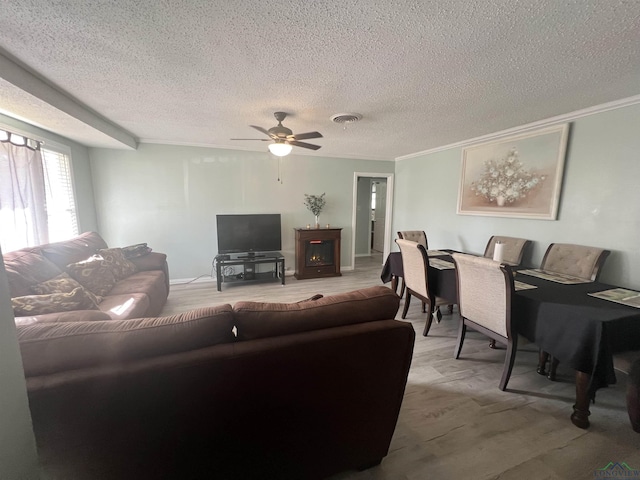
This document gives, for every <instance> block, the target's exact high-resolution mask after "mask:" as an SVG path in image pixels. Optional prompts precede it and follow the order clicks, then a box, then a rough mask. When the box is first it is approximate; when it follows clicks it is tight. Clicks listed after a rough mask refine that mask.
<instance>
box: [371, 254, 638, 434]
mask: <svg viewBox="0 0 640 480" xmlns="http://www.w3.org/2000/svg"><path fill="white" fill-rule="evenodd" d="M432 253H434V254H433V255H429V268H428V275H429V279H428V280H429V288H430V289H432V290H433V293H434V294H435V295H437V296H443V297H444V298H446V299H448V300H450V301H451V302H452V303H457V287H456V272H455V264H454V263H453V259H452V257H451V254H452V253H455V250H449V249H447V250H437V251H432ZM447 263H448V264H449V266H447V265H446V264H447ZM512 270H513V272H514V279H515V282H514V283H515V291H514V294H513V296H512V320H513V321H514V323H515V330H516V332H517V333H519V334H520V335H522V336H523V337H525V338H526V339H527V340H529V341H530V342H532V343H534V344H535V345H536V346H538V347H539V348H540V349H541V350H542V351H544V352H547V353H548V354H549V355H551V356H553V357H554V358H556V359H557V360H559V361H560V362H562V363H563V364H566V365H568V366H569V367H570V368H572V369H573V370H574V371H575V383H576V399H575V404H574V406H573V413H572V415H571V421H572V422H573V424H574V425H576V426H578V427H580V428H588V427H589V423H590V422H589V415H590V411H589V402H590V401H591V400H592V399H594V398H595V394H596V391H597V390H598V389H599V388H602V387H606V386H607V385H612V384H614V383H616V374H615V370H614V368H613V355H614V354H615V353H618V352H623V351H628V350H640V308H638V307H637V306H630V305H626V304H623V303H618V302H616V301H611V300H608V299H604V298H600V297H599V296H598V295H602V294H601V293H599V292H611V291H614V290H616V289H619V288H620V287H617V286H615V285H610V284H605V283H601V282H587V281H579V280H578V279H573V280H572V279H571V278H570V277H566V278H565V279H563V278H562V276H561V275H560V276H554V275H548V274H546V272H542V271H540V270H538V269H535V268H527V267H512ZM402 274H403V270H402V255H401V254H400V252H392V253H390V254H389V257H388V258H387V260H386V262H385V265H384V267H383V269H382V273H381V279H382V281H383V282H385V283H387V282H389V281H395V283H396V285H397V281H398V279H399V278H402ZM558 280H559V281H558ZM392 287H393V285H392ZM594 294H595V295H596V296H594ZM606 295H607V294H606V293H605V294H604V296H606Z"/></svg>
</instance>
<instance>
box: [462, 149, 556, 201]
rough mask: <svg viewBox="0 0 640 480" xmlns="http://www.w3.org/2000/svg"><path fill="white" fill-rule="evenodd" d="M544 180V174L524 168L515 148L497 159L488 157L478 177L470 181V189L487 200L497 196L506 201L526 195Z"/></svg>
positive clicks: (492, 199)
mask: <svg viewBox="0 0 640 480" xmlns="http://www.w3.org/2000/svg"><path fill="white" fill-rule="evenodd" d="M544 180H545V176H544V175H535V174H533V173H531V172H530V171H529V170H527V169H525V168H524V164H523V163H522V162H521V161H520V160H519V158H518V151H517V150H516V149H515V148H512V149H511V150H509V153H508V154H507V155H506V156H505V157H503V158H501V159H498V160H495V159H493V158H492V159H489V160H485V162H484V172H483V173H482V174H481V175H480V178H479V179H478V180H477V181H475V182H472V184H471V190H472V191H474V192H475V194H476V195H479V196H482V197H484V198H486V199H487V200H488V201H489V202H493V201H495V200H496V198H497V197H498V196H501V197H503V198H504V200H505V202H506V203H513V202H515V201H516V200H519V199H522V198H525V197H526V194H527V193H528V192H529V191H530V190H532V189H533V188H535V187H537V186H538V185H540V183H542V182H543V181H544Z"/></svg>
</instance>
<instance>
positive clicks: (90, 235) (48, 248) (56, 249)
mask: <svg viewBox="0 0 640 480" xmlns="http://www.w3.org/2000/svg"><path fill="white" fill-rule="evenodd" d="M39 248H40V251H41V252H42V254H43V255H44V256H45V257H47V258H48V259H49V260H51V261H52V262H53V263H54V264H55V265H56V266H57V267H58V268H59V269H60V270H65V267H66V266H67V265H69V264H70V263H76V262H79V261H81V260H85V259H87V258H89V257H90V256H91V255H93V254H94V253H96V252H97V251H98V250H100V249H101V248H107V243H106V242H105V241H104V240H103V239H102V237H101V236H100V235H98V234H97V233H96V232H85V233H82V234H80V235H78V236H77V237H74V238H72V239H70V240H65V241H63V242H56V243H49V244H46V245H42V246H40V247H39Z"/></svg>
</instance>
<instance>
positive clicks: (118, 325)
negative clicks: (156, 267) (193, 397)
mask: <svg viewBox="0 0 640 480" xmlns="http://www.w3.org/2000/svg"><path fill="white" fill-rule="evenodd" d="M232 329H233V310H232V308H231V306H230V305H220V306H216V307H205V308H200V309H196V310H191V311H189V312H185V313H181V314H178V315H173V316H170V317H157V318H138V319H133V320H111V321H97V322H70V323H39V324H35V325H28V326H25V327H18V328H17V332H18V341H19V343H20V351H21V353H22V362H23V366H24V372H25V375H26V376H27V377H30V376H37V375H47V374H51V373H55V372H63V371H68V370H75V369H81V368H86V367H94V366H98V365H106V364H114V363H122V362H125V361H129V360H136V359H141V358H149V357H154V356H158V355H167V354H172V353H179V352H185V351H189V350H195V349H199V348H204V347H208V346H212V345H216V344H218V343H226V342H232V341H234V339H235V337H234V335H233V331H232Z"/></svg>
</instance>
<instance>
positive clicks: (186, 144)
mask: <svg viewBox="0 0 640 480" xmlns="http://www.w3.org/2000/svg"><path fill="white" fill-rule="evenodd" d="M138 143H149V144H154V145H174V146H178V147H198V148H217V149H221V150H239V151H243V152H253V153H264V154H266V155H269V156H271V153H269V150H267V149H264V150H256V149H254V148H250V147H230V146H228V145H224V146H223V145H216V144H212V143H194V142H172V141H168V140H161V139H154V138H140V139H138ZM292 155H293V156H304V157H322V158H345V159H349V160H372V161H376V162H393V161H395V160H394V159H393V158H382V157H367V156H362V155H348V154H346V155H331V154H317V153H313V152H311V151H310V152H305V151H301V150H299V149H298V150H297V151H295V152H291V153H290V154H289V155H287V157H290V156H292ZM275 158H277V157H275ZM281 158H286V157H281Z"/></svg>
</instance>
